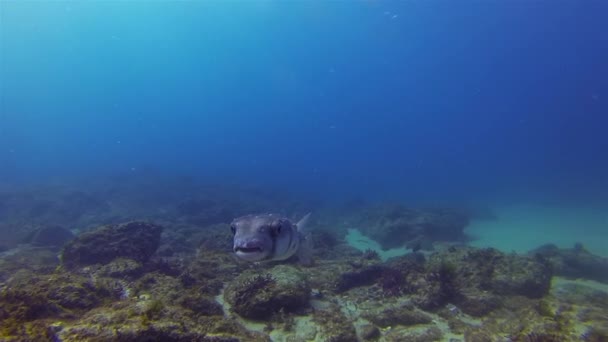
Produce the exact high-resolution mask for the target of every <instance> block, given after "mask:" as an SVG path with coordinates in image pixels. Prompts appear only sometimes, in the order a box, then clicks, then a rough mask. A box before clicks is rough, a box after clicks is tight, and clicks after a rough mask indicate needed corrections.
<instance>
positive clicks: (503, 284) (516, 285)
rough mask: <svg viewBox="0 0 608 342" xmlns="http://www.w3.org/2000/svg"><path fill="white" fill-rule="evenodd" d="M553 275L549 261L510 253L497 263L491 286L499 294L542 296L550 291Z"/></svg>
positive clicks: (529, 296)
mask: <svg viewBox="0 0 608 342" xmlns="http://www.w3.org/2000/svg"><path fill="white" fill-rule="evenodd" d="M551 276H552V272H551V267H550V266H549V264H548V263H546V262H543V261H540V260H538V259H532V258H527V257H522V256H517V255H509V256H505V257H504V258H503V259H501V262H498V263H497V264H496V267H495V268H494V272H493V274H492V280H491V283H490V287H491V288H492V290H493V292H494V293H495V294H498V295H521V296H526V297H528V298H540V297H542V296H544V295H545V294H547V293H548V292H549V288H550V287H551Z"/></svg>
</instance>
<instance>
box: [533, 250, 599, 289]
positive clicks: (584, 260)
mask: <svg viewBox="0 0 608 342" xmlns="http://www.w3.org/2000/svg"><path fill="white" fill-rule="evenodd" d="M529 254H530V255H531V256H534V257H537V258H542V259H544V260H547V261H548V262H549V264H551V266H552V267H553V271H554V272H555V275H557V276H560V277H564V278H570V279H577V278H583V279H589V280H595V281H598V282H601V283H608V258H602V257H600V256H597V255H594V254H591V253H590V252H589V251H587V250H586V249H585V247H584V246H583V245H582V244H576V245H575V246H574V247H573V248H558V247H557V246H555V245H552V244H548V245H544V246H541V247H539V248H537V249H535V250H532V251H530V253H529Z"/></svg>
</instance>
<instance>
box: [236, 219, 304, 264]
mask: <svg viewBox="0 0 608 342" xmlns="http://www.w3.org/2000/svg"><path fill="white" fill-rule="evenodd" d="M309 217H310V213H308V214H307V215H305V216H304V217H303V218H302V219H301V220H300V221H298V223H295V224H294V223H292V222H291V221H290V220H289V219H287V218H285V217H283V216H281V215H278V214H259V215H246V216H242V217H239V218H237V219H235V220H234V221H232V223H231V224H230V230H231V231H232V234H233V235H234V240H233V241H234V243H233V248H232V249H233V251H234V253H235V254H236V256H238V257H239V258H241V259H243V260H246V261H250V262H258V261H276V260H286V259H289V258H290V257H292V256H294V255H297V256H298V259H299V261H300V263H303V264H310V262H311V256H310V255H311V251H312V248H311V247H312V246H311V239H310V237H307V236H305V235H304V228H305V226H306V223H307V222H308V218H309Z"/></svg>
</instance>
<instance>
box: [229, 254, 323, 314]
mask: <svg viewBox="0 0 608 342" xmlns="http://www.w3.org/2000/svg"><path fill="white" fill-rule="evenodd" d="M310 291H311V289H310V286H309V285H308V281H307V279H306V275H305V274H304V273H303V272H301V271H299V270H298V269H297V268H295V267H293V266H287V265H279V266H276V267H274V268H273V269H271V270H270V271H268V272H267V273H262V274H259V273H254V272H247V273H243V274H242V275H240V276H239V277H237V278H236V279H235V280H234V281H233V282H231V283H230V284H229V285H228V287H227V288H226V292H225V293H224V298H225V299H226V301H227V302H228V303H229V304H230V305H231V306H232V310H233V311H234V312H236V313H237V314H239V315H241V316H243V317H246V318H250V319H255V320H265V319H269V318H270V317H271V316H272V315H274V314H277V313H279V312H281V311H283V312H294V311H297V310H300V309H302V308H304V307H306V306H307V305H308V299H309V295H310Z"/></svg>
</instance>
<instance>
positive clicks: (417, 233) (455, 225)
mask: <svg viewBox="0 0 608 342" xmlns="http://www.w3.org/2000/svg"><path fill="white" fill-rule="evenodd" d="M468 223H469V218H468V217H467V216H466V214H464V213H462V212H459V211H456V210H450V209H410V208H406V207H404V206H401V205H384V206H378V207H372V208H369V209H368V210H365V211H363V214H362V217H361V218H360V220H359V224H358V226H359V229H360V230H361V232H362V233H363V234H364V235H366V236H368V237H370V238H371V239H373V240H375V241H377V242H379V243H380V244H381V245H382V248H384V249H389V248H399V247H402V246H404V245H405V244H410V245H412V246H413V247H416V248H417V249H423V248H432V242H433V241H462V240H463V239H464V237H465V235H464V228H465V227H466V226H467V225H468Z"/></svg>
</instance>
